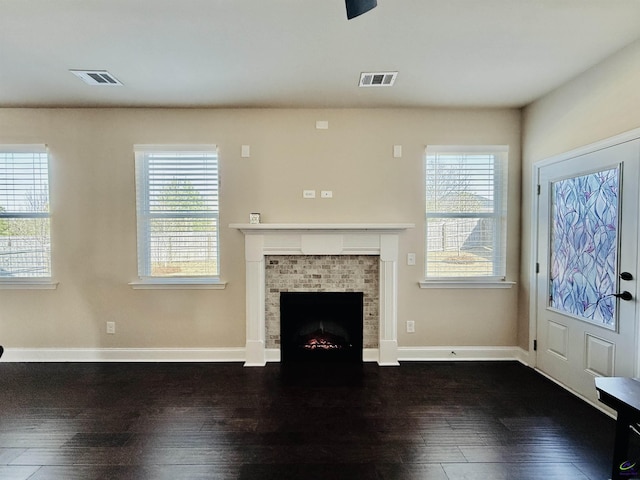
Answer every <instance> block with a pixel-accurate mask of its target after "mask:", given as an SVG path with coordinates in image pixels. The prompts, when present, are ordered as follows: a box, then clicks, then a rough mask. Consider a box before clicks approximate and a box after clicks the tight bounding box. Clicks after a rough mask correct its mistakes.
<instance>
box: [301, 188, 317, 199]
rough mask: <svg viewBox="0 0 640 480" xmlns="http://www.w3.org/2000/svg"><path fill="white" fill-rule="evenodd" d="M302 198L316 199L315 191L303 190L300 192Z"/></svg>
mask: <svg viewBox="0 0 640 480" xmlns="http://www.w3.org/2000/svg"><path fill="white" fill-rule="evenodd" d="M302 198H316V191H315V190H303V191H302Z"/></svg>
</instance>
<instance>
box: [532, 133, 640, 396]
mask: <svg viewBox="0 0 640 480" xmlns="http://www.w3.org/2000/svg"><path fill="white" fill-rule="evenodd" d="M638 139H640V128H636V129H634V130H630V131H628V132H624V133H621V134H619V135H615V136H613V137H609V138H606V139H604V140H599V141H597V142H595V143H591V144H589V145H585V146H582V147H578V148H576V149H573V150H570V151H568V152H564V153H561V154H558V155H554V156H552V157H549V158H546V159H544V160H541V161H539V162H536V163H534V164H533V165H532V175H531V219H532V222H533V229H532V231H531V239H530V240H531V254H530V257H531V258H530V264H529V272H530V273H529V287H530V290H529V291H530V292H531V293H530V295H529V350H528V354H529V366H531V367H533V368H535V369H536V370H538V371H540V370H539V369H538V354H537V352H536V351H535V350H534V341H535V340H536V337H537V334H538V307H537V304H538V301H537V300H538V279H537V275H538V274H537V273H536V265H537V264H538V263H539V262H540V261H546V260H540V259H538V246H539V243H538V236H539V228H538V227H539V225H538V214H539V213H540V212H539V205H538V202H539V198H540V197H539V195H538V181H539V178H540V170H541V169H542V168H544V167H547V166H549V165H553V164H555V163H558V162H562V161H564V160H568V159H570V158H573V157H577V156H580V155H586V154H589V153H593V152H595V151H598V150H603V149H605V148H609V147H613V146H614V145H618V144H620V143H625V142H630V141H633V140H638ZM638 161H640V159H638ZM639 197H640V196H639ZM638 211H639V212H640V198H639V199H638ZM639 234H640V232H639ZM638 248H639V250H640V244H639V246H638ZM636 263H637V266H636V272H638V275H639V276H640V251H639V252H638V256H637V261H636ZM639 284H640V283H639ZM637 290H640V287H638V289H637ZM633 296H634V300H635V302H636V308H635V322H636V338H635V342H634V343H635V348H634V351H635V357H636V358H635V359H634V376H635V377H638V376H640V353H639V352H638V347H639V346H640V299H639V298H638V291H636V292H633ZM541 373H543V374H544V372H541ZM544 375H545V376H546V374H544ZM551 380H554V381H556V380H555V379H553V378H552V379H551ZM556 383H559V382H557V381H556ZM563 386H564V385H563ZM571 392H572V393H576V392H573V391H571ZM578 396H580V395H578ZM580 397H581V396H580ZM585 400H586V399H585ZM587 401H588V400H587ZM596 406H597V405H596Z"/></svg>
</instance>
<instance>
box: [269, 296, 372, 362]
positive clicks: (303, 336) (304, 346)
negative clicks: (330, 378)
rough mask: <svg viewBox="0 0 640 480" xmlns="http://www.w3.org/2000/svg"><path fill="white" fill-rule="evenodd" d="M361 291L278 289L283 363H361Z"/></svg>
mask: <svg viewBox="0 0 640 480" xmlns="http://www.w3.org/2000/svg"><path fill="white" fill-rule="evenodd" d="M362 323H363V292H281V293H280V343H281V345H280V348H281V361H282V363H283V364H291V363H296V362H299V363H301V362H304V363H309V362H311V363H336V362H341V363H345V362H347V363H362V337H363V334H362Z"/></svg>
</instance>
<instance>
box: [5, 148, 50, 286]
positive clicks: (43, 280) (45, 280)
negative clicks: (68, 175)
mask: <svg viewBox="0 0 640 480" xmlns="http://www.w3.org/2000/svg"><path fill="white" fill-rule="evenodd" d="M9 153H25V154H45V155H46V156H47V162H46V164H47V202H48V203H49V205H51V168H50V162H51V156H50V155H49V149H48V147H47V145H46V144H44V143H36V144H26V143H25V144H0V154H9ZM2 217H3V218H47V219H49V245H50V250H49V272H48V273H49V274H48V275H44V276H39V277H17V276H12V277H2V278H0V290H19V289H24V290H54V289H56V288H57V286H58V282H55V281H53V252H52V248H51V208H50V207H49V210H48V211H47V212H46V213H45V212H29V213H24V214H17V213H10V214H6V215H2Z"/></svg>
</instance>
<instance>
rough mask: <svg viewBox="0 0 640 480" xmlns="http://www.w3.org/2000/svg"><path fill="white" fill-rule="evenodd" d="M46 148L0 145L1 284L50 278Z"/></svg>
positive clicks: (39, 146)
mask: <svg viewBox="0 0 640 480" xmlns="http://www.w3.org/2000/svg"><path fill="white" fill-rule="evenodd" d="M49 223H50V222H49V159H48V155H47V148H46V146H45V145H0V282H11V281H20V280H25V279H33V280H37V279H40V280H42V279H45V278H50V277H51V235H50V225H49Z"/></svg>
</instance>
